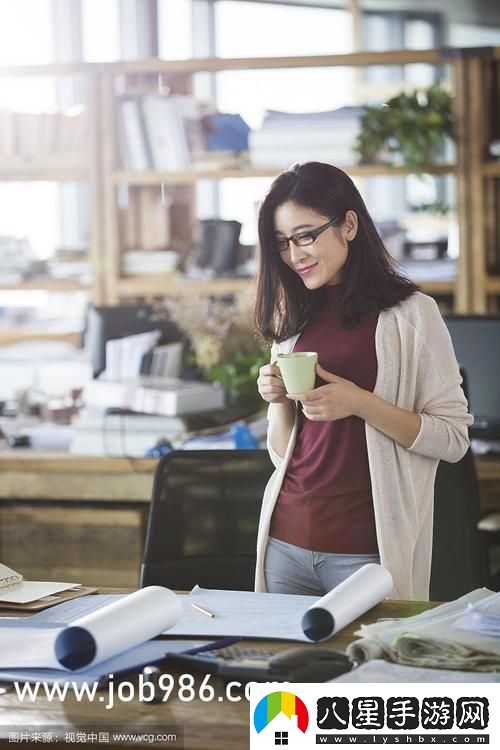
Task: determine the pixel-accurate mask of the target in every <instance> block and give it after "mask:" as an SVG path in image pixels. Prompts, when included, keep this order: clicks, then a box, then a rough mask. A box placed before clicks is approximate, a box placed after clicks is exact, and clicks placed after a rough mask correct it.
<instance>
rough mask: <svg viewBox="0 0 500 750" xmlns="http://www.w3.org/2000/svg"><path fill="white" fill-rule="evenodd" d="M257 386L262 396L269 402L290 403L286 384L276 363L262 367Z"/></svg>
mask: <svg viewBox="0 0 500 750" xmlns="http://www.w3.org/2000/svg"><path fill="white" fill-rule="evenodd" d="M257 388H258V391H259V393H260V395H261V397H262V398H263V399H264V401H267V402H268V403H269V404H287V403H288V401H287V400H286V389H285V385H284V383H283V379H282V377H281V374H280V370H279V367H277V366H276V365H264V366H263V367H261V368H260V370H259V377H258V378H257Z"/></svg>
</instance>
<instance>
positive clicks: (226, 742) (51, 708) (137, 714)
mask: <svg viewBox="0 0 500 750" xmlns="http://www.w3.org/2000/svg"><path fill="white" fill-rule="evenodd" d="M431 606H434V605H432V604H430V603H429V602H383V603H382V604H379V605H378V606H377V607H374V608H373V609H372V610H370V612H367V613H366V614H365V615H363V617H362V618H360V619H359V620H357V621H355V622H354V623H352V624H351V625H350V626H349V627H347V628H344V630H342V632H341V633H339V634H338V635H337V636H334V637H333V638H331V639H330V641H328V642H327V643H328V645H329V646H331V647H334V648H338V649H342V650H343V649H345V647H346V646H347V644H348V643H350V642H351V641H352V640H354V639H355V637H356V636H354V631H355V630H357V629H358V628H359V626H360V624H361V622H363V623H370V622H375V621H376V620H377V619H379V618H381V617H408V616H410V615H415V614H418V613H419V612H422V611H424V610H425V609H428V608H429V607H431ZM247 644H248V645H249V646H256V647H263V646H264V647H265V648H266V649H276V650H277V651H278V650H281V649H283V648H290V647H292V646H293V645H294V644H292V643H290V642H289V641H288V642H284V641H247ZM321 645H322V646H324V645H325V644H321ZM314 647H315V646H313V645H311V648H314ZM172 674H173V675H175V673H174V672H172ZM176 676H178V675H176ZM202 677H203V676H202ZM209 684H210V685H211V686H212V687H213V688H214V689H215V693H216V696H217V698H218V697H219V696H223V695H225V692H224V685H223V682H222V681H221V680H219V679H216V678H211V679H210V683H209ZM177 686H178V683H176V688H177ZM100 695H102V696H103V699H104V700H103V701H102V702H94V703H89V702H88V701H82V702H80V703H79V702H77V701H76V699H75V698H74V696H73V697H71V695H69V696H68V697H67V698H66V700H65V701H64V703H60V702H56V701H53V702H51V703H50V702H49V701H47V699H44V698H41V697H40V698H38V699H37V700H36V702H35V703H23V704H21V703H19V702H18V700H17V696H16V694H15V692H13V691H9V692H8V693H6V694H5V695H1V696H0V747H4V745H3V743H2V739H4V738H5V737H6V733H7V730H6V727H7V726H9V725H10V726H12V725H23V726H29V727H34V728H35V730H36V731H43V728H44V727H46V726H47V725H50V724H53V725H59V726H60V725H64V726H66V725H67V726H68V729H70V728H72V727H74V728H76V729H77V728H78V727H81V728H83V727H86V728H87V731H91V730H92V729H93V728H96V727H103V726H105V725H107V726H113V727H116V728H117V730H119V728H120V726H124V725H128V726H130V727H131V726H133V727H143V728H144V732H146V731H147V730H148V729H151V728H153V727H156V728H157V729H158V731H161V730H162V729H163V728H164V729H165V730H167V729H168V727H173V726H175V725H176V726H180V727H182V728H183V730H184V749H185V750H243V749H245V750H246V748H248V731H249V730H248V727H249V709H248V704H247V702H246V700H244V699H243V700H241V701H240V702H239V703H231V702H229V701H227V700H222V701H219V700H218V699H216V700H214V701H211V702H209V703H203V702H202V701H200V700H199V699H195V700H194V701H192V702H188V703H186V702H182V701H180V700H179V699H178V698H177V697H173V696H171V697H170V698H169V700H168V701H167V702H166V703H162V704H160V705H148V704H145V703H141V702H139V701H138V700H137V699H134V701H133V702H130V703H118V704H116V705H115V706H114V707H113V709H110V710H106V709H105V707H104V706H105V704H106V703H107V692H106V690H104V691H103V692H102V693H100ZM5 746H7V745H5ZM81 746H82V745H80V747H81ZM9 747H10V745H9ZM50 747H57V745H55V744H51V745H50ZM66 747H67V746H66ZM87 747H92V745H87ZM94 747H95V745H94ZM110 747H111V745H110ZM114 747H115V749H116V747H117V746H116V745H115V746H114ZM126 747H127V748H129V750H130V748H131V747H132V745H130V744H129V745H127V746H126ZM134 747H142V745H139V744H134ZM144 747H151V745H149V744H148V745H145V746H144ZM162 747H165V745H162ZM172 747H177V745H172ZM180 747H182V745H180Z"/></svg>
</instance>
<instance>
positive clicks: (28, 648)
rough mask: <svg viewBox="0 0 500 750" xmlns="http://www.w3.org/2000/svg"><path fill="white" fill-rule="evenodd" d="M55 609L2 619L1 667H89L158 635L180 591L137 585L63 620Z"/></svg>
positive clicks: (175, 609)
mask: <svg viewBox="0 0 500 750" xmlns="http://www.w3.org/2000/svg"><path fill="white" fill-rule="evenodd" d="M89 598H92V597H89ZM68 604H70V602H68ZM58 609H59V608H58V607H55V608H54V609H53V610H52V613H51V615H48V616H47V617H46V618H45V619H44V618H40V617H39V616H38V618H37V617H36V616H35V617H34V618H30V620H27V621H23V620H22V619H20V620H17V621H12V620H10V621H7V622H6V623H5V624H4V623H1V624H0V668H16V669H17V668H27V669H32V668H49V669H65V670H68V671H76V670H77V669H83V668H86V667H88V668H90V667H92V666H94V665H96V664H99V663H101V662H103V661H106V660H107V659H111V658H114V657H116V656H118V655H119V654H122V653H124V652H126V651H128V650H129V649H131V648H134V647H135V646H138V645H139V644H141V643H144V642H146V641H148V640H150V639H151V638H154V637H156V636H157V635H159V634H160V633H161V632H163V631H164V630H165V629H169V628H170V627H171V626H172V625H174V624H175V623H176V622H177V620H178V618H179V616H180V613H181V605H180V602H179V598H178V596H177V595H176V594H175V593H174V592H173V591H170V590H169V589H166V588H164V587H162V586H148V587H146V588H144V589H140V590H139V591H136V592H135V593H133V594H129V595H127V596H124V597H121V598H119V599H118V600H116V601H114V602H112V603H111V604H108V605H106V606H105V607H102V608H100V609H98V610H96V611H93V612H90V613H87V614H85V615H83V616H80V617H78V618H76V619H75V618H72V619H71V621H70V622H69V623H67V624H66V625H65V624H62V623H60V622H59V621H58V620H57V617H58ZM50 617H52V620H50V619H49V618H50Z"/></svg>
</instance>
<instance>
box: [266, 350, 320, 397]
mask: <svg viewBox="0 0 500 750" xmlns="http://www.w3.org/2000/svg"><path fill="white" fill-rule="evenodd" d="M317 362H318V352H291V354H278V357H277V359H276V364H277V366H278V367H279V369H280V372H281V377H282V378H283V382H284V384H285V388H286V390H287V393H305V392H306V391H312V389H313V388H314V385H315V382H316V365H317Z"/></svg>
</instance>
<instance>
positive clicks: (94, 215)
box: [0, 64, 105, 339]
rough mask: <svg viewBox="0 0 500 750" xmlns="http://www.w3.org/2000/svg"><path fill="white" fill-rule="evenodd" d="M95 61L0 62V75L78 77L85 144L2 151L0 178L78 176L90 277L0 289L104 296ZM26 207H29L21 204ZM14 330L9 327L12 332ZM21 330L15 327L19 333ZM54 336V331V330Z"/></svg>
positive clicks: (73, 179)
mask: <svg viewBox="0 0 500 750" xmlns="http://www.w3.org/2000/svg"><path fill="white" fill-rule="evenodd" d="M99 68H100V66H97V65H86V64H85V65H84V64H82V65H66V64H64V65H63V64H61V65H39V66H34V65H22V66H2V67H1V68H0V76H1V77H2V78H3V77H5V78H9V77H24V76H30V77H32V76H34V77H50V76H54V77H57V78H61V77H62V78H78V79H79V80H81V82H82V84H83V86H82V88H83V90H84V92H85V93H84V96H85V102H84V105H85V108H86V111H87V121H88V137H87V148H86V149H85V151H84V152H83V153H68V154H65V153H54V154H52V155H50V154H46V155H43V156H42V155H39V156H28V155H27V156H23V155H19V156H15V157H2V159H1V160H0V182H38V181H44V182H80V183H85V184H87V185H88V187H89V196H90V209H91V210H90V217H89V258H90V264H91V267H92V275H93V280H92V282H91V283H85V282H82V281H80V280H78V279H58V278H47V277H41V278H39V279H29V280H25V281H22V282H20V283H18V284H13V285H11V284H0V289H1V290H3V291H5V290H8V291H13V290H19V291H27V290H46V291H51V292H73V291H88V292H89V295H90V297H91V299H92V300H94V301H95V302H96V304H102V303H103V301H104V294H103V289H104V274H105V265H104V264H103V262H102V258H103V257H104V254H105V253H104V248H103V245H102V224H103V217H102V203H101V200H100V191H101V188H102V175H101V157H100V142H101V132H100V125H99V123H100V117H99V111H98V106H97V91H98V85H99V78H98V71H99ZM27 210H28V211H29V207H27ZM14 334H15V331H13V335H14ZM23 337H24V334H23V333H22V332H19V338H21V339H22V338H23ZM54 338H57V335H56V334H54Z"/></svg>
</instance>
